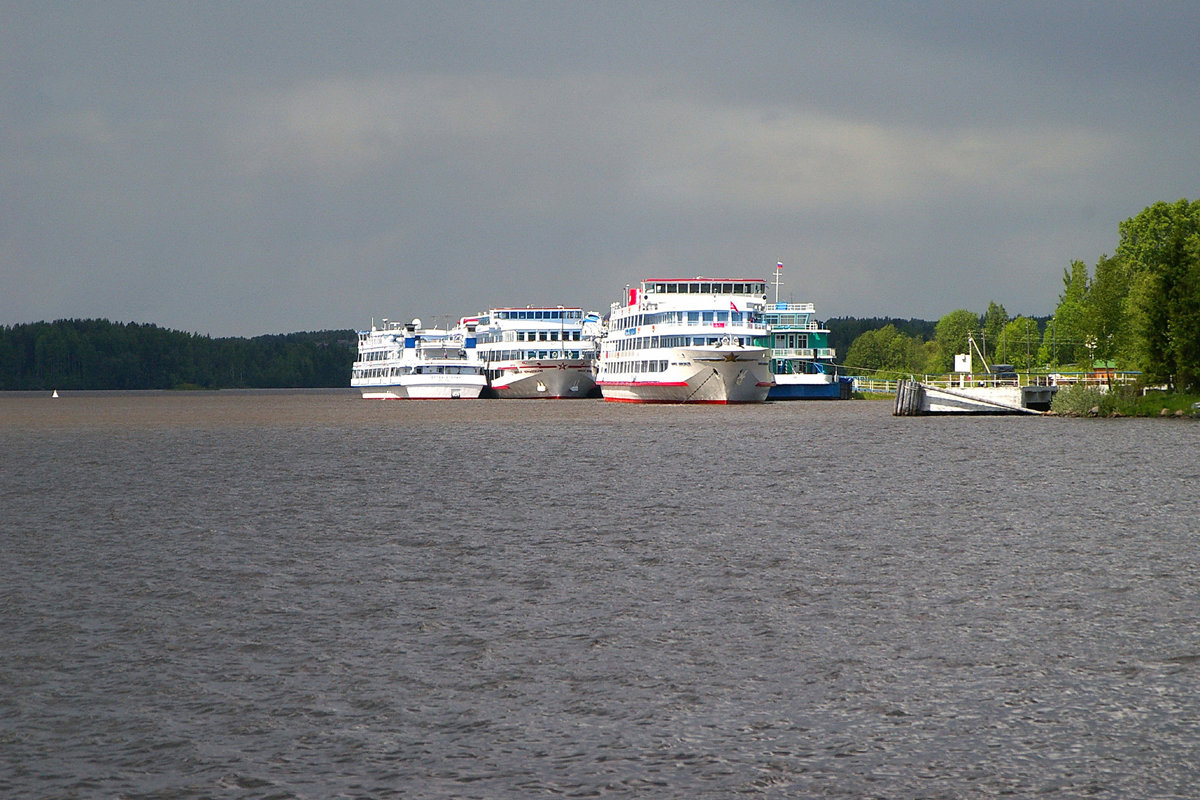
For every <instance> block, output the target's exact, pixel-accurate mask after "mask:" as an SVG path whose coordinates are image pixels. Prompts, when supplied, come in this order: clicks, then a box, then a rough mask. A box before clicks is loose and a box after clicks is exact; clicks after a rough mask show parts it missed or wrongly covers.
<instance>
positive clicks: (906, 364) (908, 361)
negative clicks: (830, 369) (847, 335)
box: [846, 325, 925, 373]
mask: <svg viewBox="0 0 1200 800" xmlns="http://www.w3.org/2000/svg"><path fill="white" fill-rule="evenodd" d="M846 365H847V366H849V367H851V368H852V369H863V370H874V371H881V372H901V373H918V372H923V371H924V369H925V353H924V349H923V347H922V343H921V341H920V340H919V339H916V338H914V337H912V336H909V335H908V334H906V333H903V332H901V331H898V330H897V329H896V326H895V325H885V326H884V327H882V328H880V329H879V330H874V331H866V332H865V333H863V334H861V335H860V336H859V337H858V338H857V339H855V340H854V341H853V342H852V343H851V344H850V349H849V351H847V353H846Z"/></svg>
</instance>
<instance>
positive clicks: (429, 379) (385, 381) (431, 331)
mask: <svg viewBox="0 0 1200 800" xmlns="http://www.w3.org/2000/svg"><path fill="white" fill-rule="evenodd" d="M475 341H476V340H475V332H474V330H473V329H472V328H471V327H470V326H464V327H463V328H462V329H461V330H458V329H456V330H453V331H447V330H441V329H438V328H422V327H421V320H419V319H414V320H413V321H412V322H410V323H408V324H407V325H402V324H400V323H398V322H391V323H389V322H388V321H387V320H386V319H385V320H384V321H383V327H382V328H376V327H375V326H374V324H372V325H371V330H369V331H359V332H358V360H357V361H355V362H354V368H353V371H352V372H351V378H350V385H351V386H353V387H355V388H357V389H359V390H361V391H362V396H363V397H364V398H367V399H385V400H387V399H413V400H439V399H458V398H462V399H473V398H477V397H479V394H480V392H482V391H483V388H484V386H485V385H486V384H487V378H485V377H484V374H483V362H482V361H480V359H479V356H478V354H477V353H476V350H475Z"/></svg>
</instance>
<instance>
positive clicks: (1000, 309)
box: [978, 301, 1008, 358]
mask: <svg viewBox="0 0 1200 800" xmlns="http://www.w3.org/2000/svg"><path fill="white" fill-rule="evenodd" d="M1007 324H1008V312H1007V311H1005V310H1004V306H1002V305H999V304H997V303H996V302H994V301H989V302H988V309H987V313H986V314H984V315H983V336H982V339H983V341H981V342H979V343H978V344H979V349H980V350H981V351H983V355H984V356H985V357H987V358H993V356H992V354H993V353H995V352H996V348H997V347H999V346H1000V334H1001V333H1003V331H1004V326H1005V325H1007Z"/></svg>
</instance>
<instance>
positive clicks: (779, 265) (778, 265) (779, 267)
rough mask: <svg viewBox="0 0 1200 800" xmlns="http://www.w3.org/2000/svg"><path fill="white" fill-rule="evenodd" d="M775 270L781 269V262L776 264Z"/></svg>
mask: <svg viewBox="0 0 1200 800" xmlns="http://www.w3.org/2000/svg"><path fill="white" fill-rule="evenodd" d="M775 269H783V262H782V261H780V262H779V263H778V264H776V265H775Z"/></svg>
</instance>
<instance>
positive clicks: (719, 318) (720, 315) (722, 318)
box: [717, 311, 729, 322]
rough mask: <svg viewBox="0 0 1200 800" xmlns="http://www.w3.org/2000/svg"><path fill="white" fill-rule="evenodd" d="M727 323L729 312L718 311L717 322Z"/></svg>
mask: <svg viewBox="0 0 1200 800" xmlns="http://www.w3.org/2000/svg"><path fill="white" fill-rule="evenodd" d="M728 321H729V312H728V311H718V312H717V322H728Z"/></svg>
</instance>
